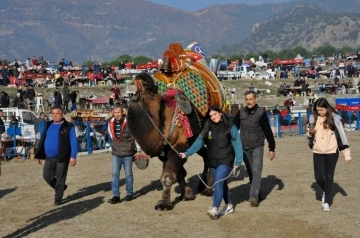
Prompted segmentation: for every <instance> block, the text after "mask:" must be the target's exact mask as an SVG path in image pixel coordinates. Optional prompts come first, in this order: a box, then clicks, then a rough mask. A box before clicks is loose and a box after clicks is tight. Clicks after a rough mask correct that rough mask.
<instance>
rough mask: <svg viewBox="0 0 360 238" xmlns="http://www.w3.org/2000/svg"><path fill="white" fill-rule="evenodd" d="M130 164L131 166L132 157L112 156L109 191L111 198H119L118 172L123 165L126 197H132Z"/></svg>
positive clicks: (132, 180) (132, 181)
mask: <svg viewBox="0 0 360 238" xmlns="http://www.w3.org/2000/svg"><path fill="white" fill-rule="evenodd" d="M132 164H133V157H132V156H127V157H119V156H116V155H112V180H111V191H112V193H113V196H116V197H119V196H120V190H119V187H120V184H119V178H120V170H121V167H122V166H123V165H124V170H125V178H126V192H127V195H129V196H132V195H133V183H134V178H133V172H132Z"/></svg>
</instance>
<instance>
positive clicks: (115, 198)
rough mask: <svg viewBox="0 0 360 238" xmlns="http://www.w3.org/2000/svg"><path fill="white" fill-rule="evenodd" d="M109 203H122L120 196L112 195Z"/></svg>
mask: <svg viewBox="0 0 360 238" xmlns="http://www.w3.org/2000/svg"><path fill="white" fill-rule="evenodd" d="M108 203H111V204H116V203H120V198H119V197H116V196H114V197H112V198H111V199H109V200H108Z"/></svg>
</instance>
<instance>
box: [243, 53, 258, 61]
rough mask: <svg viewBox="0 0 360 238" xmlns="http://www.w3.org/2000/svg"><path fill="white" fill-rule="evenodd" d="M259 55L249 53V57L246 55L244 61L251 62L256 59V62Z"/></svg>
mask: <svg viewBox="0 0 360 238" xmlns="http://www.w3.org/2000/svg"><path fill="white" fill-rule="evenodd" d="M258 57H259V54H255V53H249V54H247V55H245V59H244V60H249V59H251V58H254V59H255V60H256V59H258Z"/></svg>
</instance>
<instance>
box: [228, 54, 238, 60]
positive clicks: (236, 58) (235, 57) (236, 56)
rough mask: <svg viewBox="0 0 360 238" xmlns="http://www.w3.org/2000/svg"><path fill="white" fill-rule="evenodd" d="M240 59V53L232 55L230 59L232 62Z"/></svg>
mask: <svg viewBox="0 0 360 238" xmlns="http://www.w3.org/2000/svg"><path fill="white" fill-rule="evenodd" d="M239 58H240V54H238V53H234V54H232V55H231V56H230V59H231V60H232V61H234V60H238V59H239Z"/></svg>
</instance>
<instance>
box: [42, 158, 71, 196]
mask: <svg viewBox="0 0 360 238" xmlns="http://www.w3.org/2000/svg"><path fill="white" fill-rule="evenodd" d="M68 168H69V162H61V163H59V162H58V161H57V159H56V158H48V157H47V158H46V160H45V165H44V168H43V178H44V180H45V181H46V182H47V183H48V184H49V185H50V187H52V188H53V189H55V201H61V200H62V198H63V195H64V187H65V182H66V175H67V171H68Z"/></svg>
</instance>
